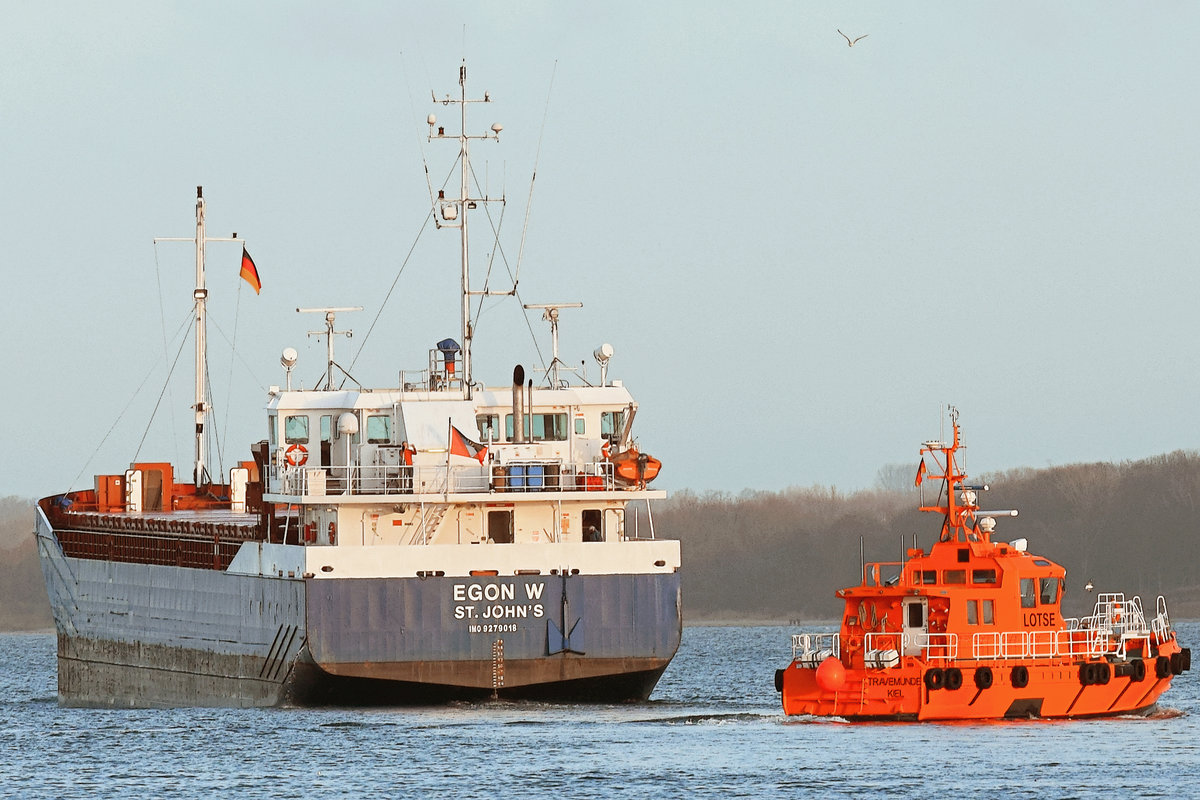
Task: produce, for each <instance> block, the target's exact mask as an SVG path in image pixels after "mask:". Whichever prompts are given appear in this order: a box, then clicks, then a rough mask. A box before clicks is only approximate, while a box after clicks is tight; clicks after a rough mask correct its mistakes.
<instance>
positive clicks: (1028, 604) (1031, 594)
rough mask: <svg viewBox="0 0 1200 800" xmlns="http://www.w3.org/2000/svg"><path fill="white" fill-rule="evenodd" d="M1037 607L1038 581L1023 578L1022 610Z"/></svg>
mask: <svg viewBox="0 0 1200 800" xmlns="http://www.w3.org/2000/svg"><path fill="white" fill-rule="evenodd" d="M1035 606H1037V581H1036V580H1034V579H1033V578H1021V608H1034V607H1035Z"/></svg>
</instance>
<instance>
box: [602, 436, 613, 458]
mask: <svg viewBox="0 0 1200 800" xmlns="http://www.w3.org/2000/svg"><path fill="white" fill-rule="evenodd" d="M611 448H612V442H610V441H608V440H607V439H605V440H604V447H601V448H600V455H602V456H604V460H605V461H611V460H612V459H611V458H609V455H610V454H611V453H612V449H611Z"/></svg>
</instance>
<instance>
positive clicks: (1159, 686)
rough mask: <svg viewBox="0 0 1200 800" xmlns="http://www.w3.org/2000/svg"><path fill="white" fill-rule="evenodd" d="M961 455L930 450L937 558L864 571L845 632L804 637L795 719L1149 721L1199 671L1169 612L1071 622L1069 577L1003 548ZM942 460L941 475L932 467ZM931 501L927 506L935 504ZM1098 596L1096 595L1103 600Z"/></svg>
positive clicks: (1131, 602) (799, 640) (799, 641)
mask: <svg viewBox="0 0 1200 800" xmlns="http://www.w3.org/2000/svg"><path fill="white" fill-rule="evenodd" d="M953 416H954V419H955V422H954V438H953V441H952V442H951V443H949V444H947V443H944V442H941V441H929V442H926V443H925V445H924V447H922V449H921V464H920V466H919V467H918V469H917V478H916V483H917V485H918V486H920V485H921V484H922V482H923V481H925V480H940V481H941V482H942V485H941V487H940V488H939V490H938V494H937V500H936V501H935V502H934V503H933V504H931V505H926V504H925V503H924V502H922V504H921V510H922V511H926V512H931V513H935V514H937V515H938V516H939V517H940V518H941V519H942V525H941V532H940V535H939V536H938V540H937V541H936V542H935V543H934V544H933V545H931V546H930V548H929V549H928V550H924V549H922V548H919V547H916V546H915V542H914V546H913V547H912V548H909V549H908V550H907V551H906V553H905V554H904V559H903V560H902V561H898V562H874V563H872V562H867V561H866V560H865V558H864V560H863V564H862V576H861V582H860V583H859V584H858V585H854V586H849V587H846V588H844V589H841V590H839V591H838V592H837V595H838V597H839V598H841V599H842V601H843V603H844V610H843V613H842V617H841V623H840V626H839V629H838V631H837V632H829V631H820V632H812V633H797V634H793V635H792V662H791V664H789V665H788V666H787V667H786V668H785V669H781V670H777V671H776V674H775V688H776V690H777V691H779V692H780V694H781V700H782V703H783V710H784V713H786V714H789V715H803V714H807V715H812V716H837V717H844V718H846V719H853V720H860V719H882V720H985V719H1005V718H1014V717H1044V718H1050V719H1066V718H1076V717H1099V716H1112V715H1120V714H1138V713H1146V712H1149V711H1151V710H1153V709H1154V707H1155V704H1156V703H1157V702H1158V699H1159V698H1160V697H1161V696H1162V694H1163V692H1165V691H1166V690H1167V689H1168V688H1170V685H1171V680H1172V679H1173V678H1174V676H1176V675H1179V674H1181V673H1183V672H1185V671H1187V670H1189V669H1191V661H1192V655H1191V650H1189V649H1187V648H1184V647H1181V646H1180V644H1179V641H1178V640H1177V638H1176V634H1175V630H1174V629H1173V628H1172V626H1171V621H1170V618H1169V617H1168V615H1167V604H1166V600H1165V599H1164V598H1162V597H1161V596H1160V597H1159V598H1158V600H1157V603H1156V605H1155V607H1154V609H1153V610H1152V611H1151V610H1150V609H1143V608H1142V601H1141V599H1140V598H1138V597H1126V596H1125V595H1124V594H1121V593H1106V592H1101V593H1099V594H1098V595H1097V599H1096V604H1095V609H1094V610H1093V612H1092V614H1090V615H1089V616H1086V617H1082V618H1065V617H1064V616H1063V613H1062V595H1063V590H1064V588H1065V586H1066V575H1067V572H1066V569H1065V568H1063V567H1062V566H1060V565H1059V564H1056V563H1054V562H1053V561H1051V560H1050V559H1048V558H1043V557H1040V556H1036V555H1033V554H1031V553H1029V552H1027V551H1026V546H1027V542H1026V541H1025V540H1024V539H1017V540H1015V541H1012V542H1000V541H993V540H992V534H993V532H994V529H995V526H996V518H997V517H1015V516H1017V512H1016V511H1013V510H1006V511H981V510H980V505H979V500H978V498H979V494H980V493H981V492H985V491H987V490H988V488H989V487H988V486H987V485H985V484H975V485H973V484H968V483H967V482H966V478H967V476H966V473H965V472H963V471H961V470H960V468H959V466H958V464H957V463H956V460H955V454H956V452H957V451H958V449H959V448H960V447H961V446H962V445H961V443H960V440H959V428H958V424H957V416H956V414H955V415H953ZM927 458H929V459H932V461H933V464H934V466H933V468H932V469H929V467H928V466H927V464H926V459H927ZM922 497H924V496H922ZM1090 588H1091V587H1090V586H1089V590H1090Z"/></svg>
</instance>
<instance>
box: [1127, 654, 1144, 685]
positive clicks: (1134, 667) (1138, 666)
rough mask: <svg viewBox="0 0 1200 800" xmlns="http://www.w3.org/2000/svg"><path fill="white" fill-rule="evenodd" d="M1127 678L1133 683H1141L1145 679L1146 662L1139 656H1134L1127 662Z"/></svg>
mask: <svg viewBox="0 0 1200 800" xmlns="http://www.w3.org/2000/svg"><path fill="white" fill-rule="evenodd" d="M1129 679H1130V680H1132V681H1133V682H1134V683H1141V682H1142V681H1144V680H1146V662H1145V661H1143V660H1142V659H1140V658H1135V659H1134V660H1133V661H1131V662H1129Z"/></svg>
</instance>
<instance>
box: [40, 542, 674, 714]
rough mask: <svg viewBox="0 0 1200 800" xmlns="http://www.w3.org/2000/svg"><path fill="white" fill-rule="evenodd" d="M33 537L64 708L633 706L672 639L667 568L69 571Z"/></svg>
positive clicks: (90, 567)
mask: <svg viewBox="0 0 1200 800" xmlns="http://www.w3.org/2000/svg"><path fill="white" fill-rule="evenodd" d="M38 534H39V536H38V541H39V550H40V555H41V562H42V568H43V574H44V577H45V579H46V586H47V589H48V593H49V595H50V601H51V606H52V609H53V612H54V618H55V624H56V628H57V631H58V674H59V685H58V691H59V700H60V702H61V703H62V704H64V705H71V706H103V707H159V706H232V707H241V706H277V705H289V704H294V705H322V704H338V705H389V704H399V703H403V704H412V703H418V704H419V703H438V702H444V701H447V700H459V699H473V698H483V697H491V696H496V697H510V698H535V699H542V700H564V701H601V702H621V701H637V700H644V699H646V698H647V697H648V696H649V695H650V692H651V691H652V690H653V688H654V686H655V684H656V683H657V681H658V678H659V677H660V676H661V674H662V672H663V670H665V669H666V667H667V665H668V664H669V662H670V660H671V658H672V657H673V656H674V654H675V651H676V650H677V649H678V646H679V640H680V635H681V630H682V624H681V620H682V617H681V614H680V595H679V577H678V573H677V572H671V573H666V574H650V575H621V574H616V575H578V574H570V573H568V574H566V575H546V576H529V577H525V576H522V577H518V578H497V577H494V576H483V577H474V576H472V577H462V578H445V577H443V578H407V577H406V578H361V579H356V578H347V579H338V578H314V577H311V575H309V576H304V575H302V574H301V573H299V572H298V571H284V572H283V574H281V575H261V574H239V573H236V572H233V571H218V570H206V569H196V568H188V567H175V566H164V565H152V564H141V563H123V562H115V561H107V560H100V559H94V558H75V557H68V556H65V555H64V554H63V551H62V549H61V547H59V545H58V540H57V538H56V537H55V535H54V532H53V530H52V529H51V528H50V526H49V524H48V523H47V522H46V521H45V520H44V519H40V520H39V529H38ZM247 546H248V547H257V546H258V545H255V544H248V545H247ZM289 572H290V573H291V576H290V577H289Z"/></svg>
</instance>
